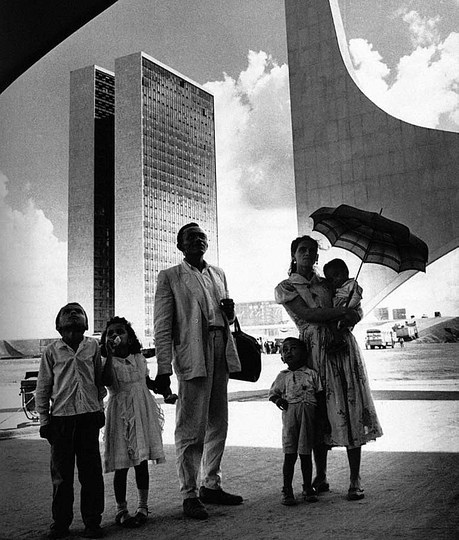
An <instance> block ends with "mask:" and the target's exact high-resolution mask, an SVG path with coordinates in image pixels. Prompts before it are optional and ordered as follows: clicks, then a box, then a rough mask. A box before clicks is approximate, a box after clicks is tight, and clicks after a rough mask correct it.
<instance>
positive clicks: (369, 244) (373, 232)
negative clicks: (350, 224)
mask: <svg viewBox="0 0 459 540" xmlns="http://www.w3.org/2000/svg"><path fill="white" fill-rule="evenodd" d="M382 211H383V209H382V208H381V210H380V211H379V215H381V214H382ZM374 234H375V228H374V227H373V231H372V233H371V239H370V241H369V242H368V246H367V249H366V250H365V255H364V256H363V258H362V262H361V263H360V266H359V269H358V270H357V274H356V276H355V278H354V280H355V281H354V288H355V284H356V282H357V278H358V277H359V274H360V270H362V266H363V263H364V262H365V260H366V258H367V256H368V253H369V252H370V247H371V243H372V242H373V236H374ZM354 288H353V289H352V292H351V294H350V295H349V298H348V299H347V302H346V307H347V306H348V305H349V302H350V301H351V298H352V295H353V294H354Z"/></svg>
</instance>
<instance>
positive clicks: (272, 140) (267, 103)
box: [205, 51, 294, 209]
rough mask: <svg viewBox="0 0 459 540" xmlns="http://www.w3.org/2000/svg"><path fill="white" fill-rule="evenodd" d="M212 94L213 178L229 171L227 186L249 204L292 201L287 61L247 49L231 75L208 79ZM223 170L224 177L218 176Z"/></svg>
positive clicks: (273, 205)
mask: <svg viewBox="0 0 459 540" xmlns="http://www.w3.org/2000/svg"><path fill="white" fill-rule="evenodd" d="M205 86H206V88H208V89H209V91H211V92H212V93H213V94H214V96H215V108H216V115H215V116H216V126H215V128H216V143H217V166H219V170H218V171H217V172H218V182H219V184H220V185H221V186H222V185H223V188H224V187H225V183H226V175H227V174H228V173H229V172H231V179H232V180H231V188H232V189H233V188H237V189H238V190H240V191H241V193H242V195H243V198H244V199H245V200H246V201H247V203H248V204H249V205H250V206H252V207H254V208H260V209H261V208H282V207H284V208H285V207H291V206H292V205H293V204H294V192H293V189H292V186H293V159H292V134H291V119H290V97H289V86H288V68H287V65H285V64H284V65H282V66H279V65H278V64H277V63H276V62H275V61H274V60H273V58H272V57H271V56H270V55H268V54H266V53H265V52H263V51H260V52H258V53H256V52H253V51H250V52H249V55H248V66H247V69H246V70H245V71H243V72H241V74H240V75H239V77H238V78H237V80H236V79H233V78H232V77H229V76H228V75H226V74H225V76H224V79H223V81H215V82H209V83H207V84H206V85H205ZM222 173H223V176H224V178H222V176H221V175H222Z"/></svg>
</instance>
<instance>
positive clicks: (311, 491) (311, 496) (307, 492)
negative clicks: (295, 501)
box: [303, 487, 319, 503]
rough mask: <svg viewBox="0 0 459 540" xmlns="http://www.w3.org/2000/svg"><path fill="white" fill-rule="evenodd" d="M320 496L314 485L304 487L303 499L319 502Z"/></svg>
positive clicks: (309, 501)
mask: <svg viewBox="0 0 459 540" xmlns="http://www.w3.org/2000/svg"><path fill="white" fill-rule="evenodd" d="M318 500H319V497H318V496H317V490H316V489H315V488H313V487H310V488H304V487H303V501H306V502H308V503H313V502H317V501H318Z"/></svg>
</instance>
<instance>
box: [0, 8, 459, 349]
mask: <svg viewBox="0 0 459 540" xmlns="http://www.w3.org/2000/svg"><path fill="white" fill-rule="evenodd" d="M339 3H340V7H341V11H342V16H343V22H344V27H345V30H346V35H347V39H348V45H349V48H350V52H351V56H352V59H353V62H354V65H355V68H356V72H357V75H358V77H359V80H360V84H361V87H362V89H363V90H364V91H365V92H366V93H367V94H368V95H369V97H371V99H373V100H374V101H375V102H376V103H377V104H378V105H379V106H380V107H381V108H383V109H384V110H386V111H387V112H389V113H391V114H393V115H394V116H397V117H399V118H402V119H404V120H407V121H410V122H413V123H415V124H418V125H422V126H427V127H437V128H441V129H446V130H450V131H459V105H458V93H459V90H458V86H459V33H458V28H459V27H458V22H459V0H431V1H429V2H425V1H423V0H405V1H402V0H385V1H384V2H380V1H379V0H340V2H339ZM183 6H184V3H183V0H168V1H167V2H166V1H164V0H163V1H160V0H120V1H119V2H118V3H117V4H115V5H114V6H113V7H112V8H110V9H109V10H107V11H106V12H105V13H103V14H102V15H100V16H99V17H97V18H96V19H94V20H93V21H91V22H90V23H89V24H88V25H86V26H85V27H84V28H82V29H81V30H79V31H78V32H77V33H75V34H74V35H73V36H71V37H70V38H69V39H67V40H66V41H65V42H64V43H62V44H60V45H59V46H58V47H56V48H55V49H54V50H53V51H51V52H50V53H49V54H48V55H46V56H45V57H44V58H43V59H42V60H41V61H39V62H38V63H37V64H35V65H34V66H33V67H32V68H31V69H29V70H28V71H27V72H26V73H25V74H24V75H23V76H21V77H20V78H19V79H18V80H17V81H16V82H15V83H14V84H13V85H12V86H10V87H9V88H8V89H7V90H6V91H5V92H4V93H3V94H1V95H0V133H1V135H2V136H1V137H0V225H1V227H0V248H1V249H0V254H1V255H0V257H1V260H0V263H1V265H0V298H1V299H2V302H1V307H0V338H15V337H44V336H53V335H54V330H53V324H52V321H53V319H54V314H55V313H56V311H57V309H58V308H59V307H60V305H62V304H63V303H65V302H66V271H67V269H66V264H67V263H66V254H67V177H68V172H67V167H68V107H69V72H70V71H71V70H74V69H78V68H80V67H84V66H87V65H91V64H97V65H99V66H102V67H105V68H107V69H113V67H114V59H115V58H117V57H120V56H123V55H127V54H130V53H133V52H137V51H140V50H142V51H145V52H146V53H148V54H150V55H151V56H153V57H155V58H157V59H158V60H160V61H161V62H163V63H165V64H167V65H169V66H171V67H173V68H174V69H176V70H178V71H179V72H181V73H183V74H185V75H187V76H188V77H190V78H191V79H193V80H195V81H197V82H198V83H200V84H202V85H204V86H205V87H206V88H207V89H208V90H210V91H211V92H212V93H213V94H214V96H215V105H216V138H217V180H218V190H219V191H218V196H219V231H220V240H219V243H220V264H221V266H222V267H223V268H224V269H225V271H226V273H227V276H228V280H229V283H230V292H231V294H232V296H233V298H234V299H235V300H236V301H249V300H267V299H268V300H269V299H272V291H273V287H274V286H275V284H277V283H278V282H279V281H280V280H281V279H283V278H284V277H285V275H286V271H287V267H288V263H289V260H288V257H289V253H288V246H289V243H290V241H291V239H292V238H293V237H295V236H296V214H295V206H294V205H295V197H294V182H293V164H292V140H291V123H290V108H289V107H290V102H289V95H288V65H287V51H286V36H285V20H284V2H283V0H226V1H225V2H223V1H221V2H220V1H219V0H190V1H189V2H187V3H186V7H187V13H186V14H184V12H183V10H184V8H183ZM457 251H458V250H456V251H455V252H453V253H452V254H450V255H448V256H446V257H444V258H443V260H442V261H439V262H437V263H434V264H432V265H431V267H429V269H428V272H427V273H426V274H422V275H417V276H416V277H415V278H413V279H412V280H411V281H410V283H408V284H406V285H404V286H403V287H401V288H400V289H399V290H398V291H397V292H396V293H393V295H391V297H389V298H388V299H386V301H385V302H383V304H384V305H389V306H390V307H401V306H406V307H407V308H408V310H409V311H410V312H413V313H416V314H417V315H420V314H421V313H422V312H425V311H426V312H427V311H428V312H432V311H433V310H434V309H435V310H437V309H439V310H441V311H443V312H444V313H445V314H451V315H457V313H458V311H459V305H458V300H457V299H458V298H459V294H458V293H459V285H458V283H457V280H455V278H454V276H455V275H457V266H458V264H459V257H458V254H457ZM438 276H445V279H444V280H443V279H442V280H440V282H441V284H440V285H439V279H438ZM434 278H435V279H434ZM420 290H422V291H423V294H422V295H420V294H419V292H418V291H420ZM414 298H415V299H416V300H414Z"/></svg>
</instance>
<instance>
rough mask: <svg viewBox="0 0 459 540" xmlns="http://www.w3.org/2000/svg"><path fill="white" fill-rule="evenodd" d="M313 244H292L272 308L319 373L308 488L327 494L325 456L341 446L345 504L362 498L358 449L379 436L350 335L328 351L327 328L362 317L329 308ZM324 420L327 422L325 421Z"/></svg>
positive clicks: (310, 241) (300, 240)
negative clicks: (322, 414)
mask: <svg viewBox="0 0 459 540" xmlns="http://www.w3.org/2000/svg"><path fill="white" fill-rule="evenodd" d="M318 248H319V246H318V243H317V241H316V240H314V239H313V238H311V237H310V236H302V237H299V238H296V239H295V240H293V241H292V243H291V246H290V253H291V263H290V269H289V277H288V279H285V280H284V281H282V282H281V283H279V285H277V287H276V288H275V299H276V302H278V303H279V304H281V305H283V306H284V308H285V309H286V311H287V313H288V314H289V316H290V317H291V318H292V320H293V322H294V323H295V325H296V326H297V328H298V331H299V333H300V339H301V340H302V341H304V342H305V343H306V346H307V348H308V350H309V351H311V359H312V367H313V368H314V369H315V370H316V371H317V372H318V373H319V376H320V379H321V383H322V387H323V389H324V392H325V396H326V400H325V401H326V410H327V419H325V418H322V421H321V422H320V424H321V425H322V426H327V427H326V429H325V428H322V430H321V431H322V432H321V433H320V432H319V434H318V439H319V441H320V442H318V444H317V445H316V446H315V447H314V450H313V455H314V461H315V465H316V477H315V479H314V481H313V487H315V488H316V489H317V491H318V492H325V491H328V490H329V489H330V486H329V483H328V480H327V453H328V449H329V448H330V447H332V446H345V447H346V450H347V457H348V461H349V469H350V485H349V490H348V499H349V500H352V501H356V500H360V499H362V498H363V496H364V493H363V489H362V487H361V483H360V461H361V450H362V445H364V444H365V443H366V442H368V441H371V440H373V439H376V438H377V437H380V436H381V435H382V430H381V427H380V425H379V421H378V418H377V415H376V410H375V407H374V403H373V398H372V396H371V391H370V387H369V384H368V376H367V373H366V369H365V365H364V361H363V356H362V353H361V352H360V349H359V347H358V345H357V342H356V340H355V338H354V336H353V334H352V332H346V333H345V334H344V339H345V340H346V341H347V347H346V348H344V349H341V350H338V351H334V352H332V351H329V350H328V349H327V345H328V343H329V342H330V335H331V334H330V325H332V324H333V325H336V323H337V322H338V321H341V325H342V326H346V327H352V326H354V325H355V324H356V323H357V322H358V321H359V320H360V319H361V317H362V311H361V310H358V309H353V308H349V307H347V308H345V307H333V299H332V298H333V295H332V292H331V290H330V288H329V286H328V285H327V283H326V281H325V280H324V279H323V278H322V277H320V276H319V275H318V274H317V272H316V270H315V264H316V263H317V261H318ZM325 420H327V421H325Z"/></svg>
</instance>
